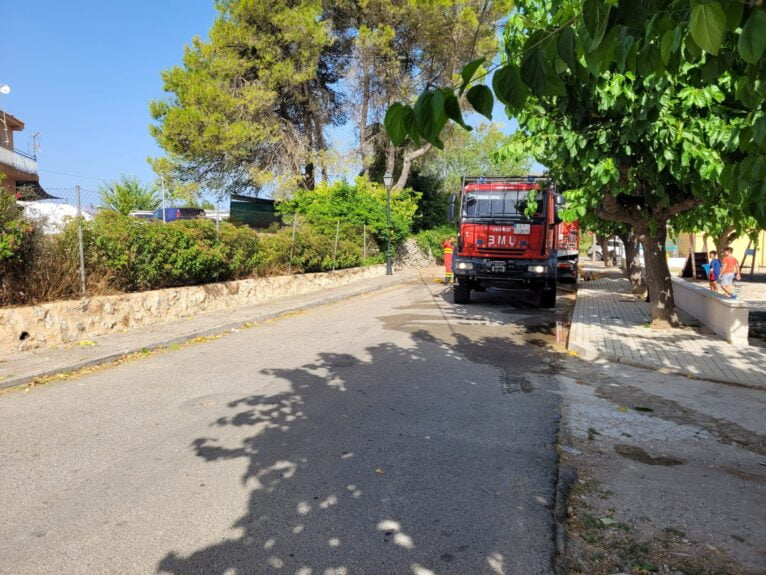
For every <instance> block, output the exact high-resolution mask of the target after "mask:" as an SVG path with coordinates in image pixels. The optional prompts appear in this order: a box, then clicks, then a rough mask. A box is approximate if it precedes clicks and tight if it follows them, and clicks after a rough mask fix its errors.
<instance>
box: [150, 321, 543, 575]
mask: <svg viewBox="0 0 766 575" xmlns="http://www.w3.org/2000/svg"><path fill="white" fill-rule="evenodd" d="M417 321H418V320H417V318H416V319H415V323H414V324H412V325H410V326H408V327H407V328H406V329H404V331H407V332H409V333H410V334H411V335H412V336H413V337H412V345H411V346H408V347H402V346H398V345H395V344H392V343H387V344H381V345H376V346H373V347H370V348H367V349H366V353H365V354H364V356H362V357H357V356H354V355H349V354H343V353H320V354H319V355H318V357H317V360H316V361H315V362H313V363H311V364H309V365H304V366H302V367H300V368H298V369H270V370H263V371H262V372H261V375H262V376H266V377H268V378H271V379H274V380H278V381H281V382H282V383H287V384H289V389H288V391H285V392H280V393H273V394H267V393H264V394H254V395H251V396H247V397H243V398H241V399H238V400H236V401H232V402H230V403H229V404H228V406H227V408H228V409H230V410H231V411H232V413H231V414H230V415H225V416H223V417H220V418H218V419H216V420H215V421H214V422H213V423H212V424H211V426H210V433H209V435H208V436H207V437H199V438H196V439H194V440H193V441H192V443H191V446H192V448H193V450H194V452H195V454H196V455H197V456H198V457H200V458H202V459H203V460H205V461H207V462H210V463H211V464H215V463H216V462H220V461H225V460H232V459H242V460H244V461H246V462H247V467H246V471H245V472H244V474H243V476H242V478H241V481H242V484H243V486H244V488H245V489H246V490H247V492H248V496H247V497H248V500H247V504H246V510H245V512H244V514H243V515H242V516H241V517H240V518H239V519H238V520H237V521H236V522H235V523H234V524H233V527H234V528H235V529H237V530H238V531H239V533H238V534H237V535H236V536H233V537H231V536H230V537H223V536H222V535H221V534H218V533H215V534H211V541H213V542H212V543H211V544H209V545H207V546H205V547H202V548H199V549H197V550H195V551H192V552H190V553H184V552H179V551H175V550H174V551H170V552H168V553H167V555H166V556H165V557H163V558H162V559H161V560H160V561H159V563H158V566H157V570H158V572H161V573H171V574H174V575H191V574H200V575H202V574H204V575H245V574H264V573H295V574H298V575H317V574H321V575H343V574H350V573H376V574H387V573H391V574H402V573H410V574H413V575H429V574H441V575H444V574H448V573H455V574H458V573H459V574H465V573H488V574H506V575H511V574H513V573H525V574H527V573H528V574H536V573H540V574H542V573H546V574H547V573H551V572H552V571H551V568H552V558H553V549H554V548H553V522H552V517H551V512H550V507H551V505H552V498H553V484H554V478H555V461H556V454H555V447H554V444H555V441H554V440H555V433H556V425H557V421H556V417H555V415H554V413H555V405H554V403H555V400H554V399H553V395H552V394H545V395H543V394H540V395H537V396H536V395H535V394H519V395H518V396H516V397H517V399H515V400H509V399H507V396H505V395H504V394H503V388H502V382H500V384H499V382H498V369H497V368H495V367H493V362H495V361H496V360H497V356H498V351H500V352H502V353H503V354H511V355H512V354H513V353H514V352H515V353H520V352H521V351H524V352H528V350H521V349H519V348H520V347H522V346H521V344H518V343H514V342H511V341H509V340H508V339H506V338H502V337H498V338H472V337H471V336H463V335H460V334H457V336H456V337H452V338H449V339H448V338H444V337H442V336H441V334H439V333H437V330H434V329H432V328H431V327H427V326H426V327H424V326H420V327H417ZM385 323H386V320H385V319H384V324H385ZM394 323H395V322H394ZM390 325H392V326H393V324H390ZM413 326H415V329H411V328H412V327H413ZM401 327H402V326H400V328H401ZM392 328H393V329H399V328H396V327H392ZM538 353H539V352H538ZM360 355H361V354H360ZM502 369H503V368H500V371H502ZM533 406H537V407H538V408H541V409H546V410H549V411H550V414H549V415H550V417H540V411H539V409H537V410H535V409H531V407H533ZM218 431H220V432H221V433H218ZM221 435H225V436H226V438H227V439H226V440H225V441H222V440H220V436H221ZM233 438H234V439H233ZM232 443H233V444H232Z"/></svg>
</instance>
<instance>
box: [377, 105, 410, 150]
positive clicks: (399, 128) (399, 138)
mask: <svg viewBox="0 0 766 575" xmlns="http://www.w3.org/2000/svg"><path fill="white" fill-rule="evenodd" d="M404 109H405V106H404V105H402V104H400V103H399V102H394V103H393V104H391V106H389V108H388V110H387V111H386V117H385V118H384V119H383V126H385V128H386V133H387V134H388V137H389V138H391V142H392V143H393V144H394V146H401V145H402V144H404V142H405V140H406V139H407V127H406V126H405V124H404Z"/></svg>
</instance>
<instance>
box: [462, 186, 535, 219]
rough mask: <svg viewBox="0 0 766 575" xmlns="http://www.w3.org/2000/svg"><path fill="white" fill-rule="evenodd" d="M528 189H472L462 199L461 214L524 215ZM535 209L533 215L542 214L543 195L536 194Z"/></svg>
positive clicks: (483, 216)
mask: <svg viewBox="0 0 766 575" xmlns="http://www.w3.org/2000/svg"><path fill="white" fill-rule="evenodd" d="M528 197H529V191H528V190H508V191H494V190H493V191H472V192H468V193H467V194H465V196H464V199H463V216H464V217H466V218H486V217H501V218H512V217H515V218H518V217H525V214H524V211H525V209H526V207H527V198H528ZM536 199H537V210H536V211H535V217H539V216H542V215H543V195H542V193H540V192H537V194H536Z"/></svg>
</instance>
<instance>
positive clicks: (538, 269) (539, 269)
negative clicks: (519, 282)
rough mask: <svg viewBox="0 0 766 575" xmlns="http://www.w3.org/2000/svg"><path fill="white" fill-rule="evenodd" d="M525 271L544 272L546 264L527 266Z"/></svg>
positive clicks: (546, 267)
mask: <svg viewBox="0 0 766 575" xmlns="http://www.w3.org/2000/svg"><path fill="white" fill-rule="evenodd" d="M527 271H528V272H532V273H533V274H544V273H545V272H547V271H548V266H527Z"/></svg>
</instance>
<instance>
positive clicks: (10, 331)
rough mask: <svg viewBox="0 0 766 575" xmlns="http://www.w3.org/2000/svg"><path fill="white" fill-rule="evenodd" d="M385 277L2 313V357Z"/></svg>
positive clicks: (131, 297)
mask: <svg viewBox="0 0 766 575" xmlns="http://www.w3.org/2000/svg"><path fill="white" fill-rule="evenodd" d="M383 274H385V266H370V267H365V268H352V269H348V270H339V271H336V272H328V273H317V274H301V275H290V276H273V277H265V278H254V279H246V280H240V281H232V282H222V283H214V284H205V285H200V286H189V287H179V288H169V289H162V290H153V291H146V292H138V293H128V294H121V295H112V296H98V297H92V298H85V299H81V300H69V301H58V302H51V303H46V304H41V305H35V306H24V307H13V308H5V309H0V355H2V354H10V353H14V352H17V351H24V350H27V349H32V348H37V347H46V346H54V345H59V344H64V343H67V342H72V341H81V340H86V339H90V338H91V337H93V336H96V335H101V334H105V333H110V332H115V331H126V330H129V329H131V328H134V327H140V326H147V325H154V324H161V323H165V322H169V321H173V320H176V319H179V318H182V317H188V316H192V315H196V314H199V313H204V312H208V311H216V310H222V309H227V308H233V307H239V306H246V305H253V304H258V303H264V302H267V301H273V300H275V299H279V298H284V297H290V296H294V295H299V294H304V293H308V292H312V291H317V290H321V289H327V288H333V287H338V286H342V285H345V284H348V283H350V282H352V281H355V280H360V279H365V278H370V277H375V276H380V275H383Z"/></svg>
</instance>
